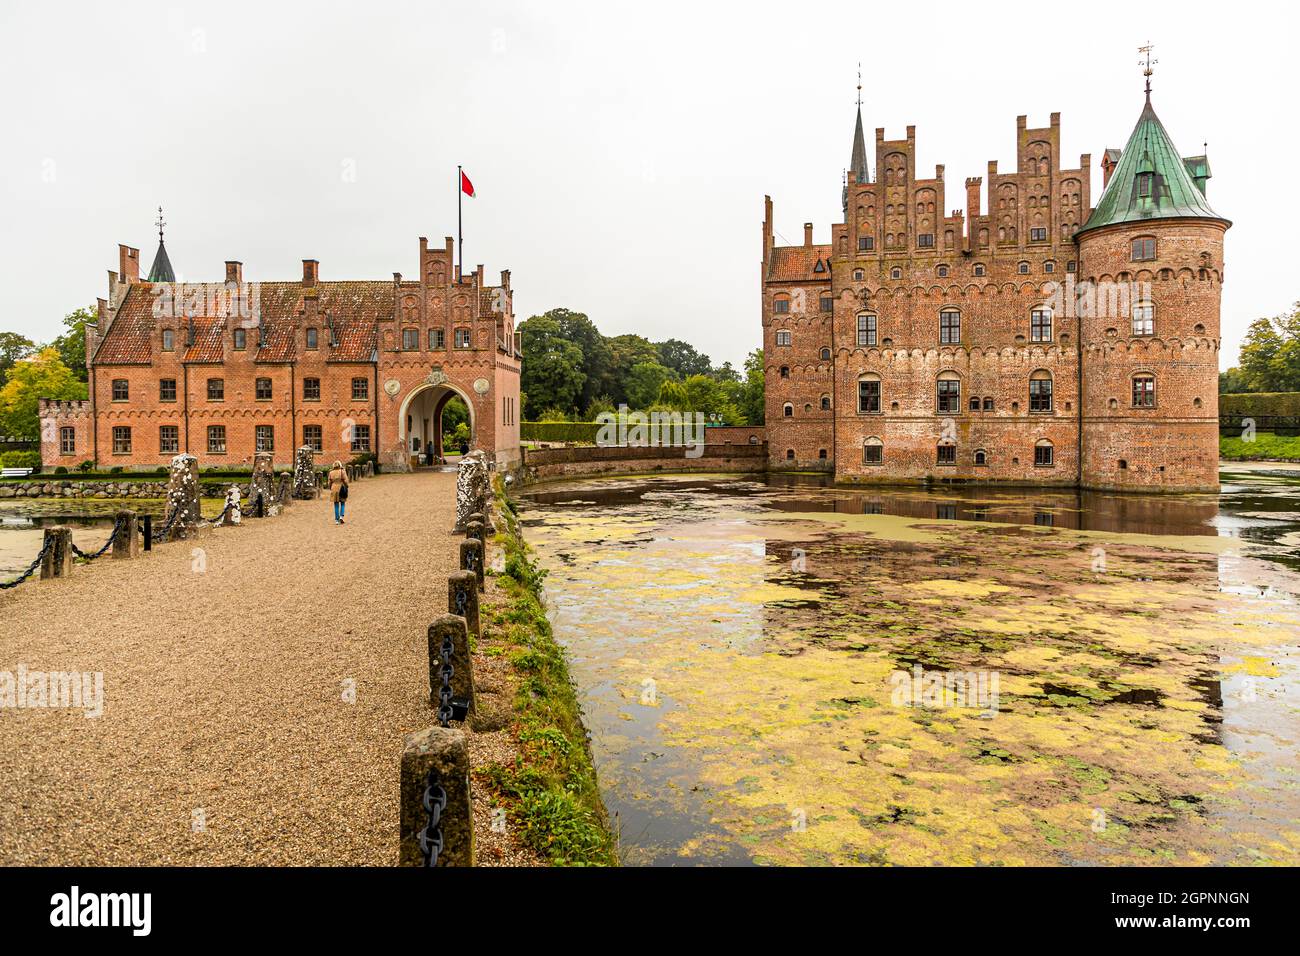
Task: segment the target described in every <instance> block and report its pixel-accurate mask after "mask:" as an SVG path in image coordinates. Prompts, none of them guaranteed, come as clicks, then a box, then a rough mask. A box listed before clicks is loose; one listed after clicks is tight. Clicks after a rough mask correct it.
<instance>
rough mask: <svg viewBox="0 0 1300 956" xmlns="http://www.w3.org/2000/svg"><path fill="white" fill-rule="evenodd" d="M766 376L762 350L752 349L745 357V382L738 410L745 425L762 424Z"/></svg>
mask: <svg viewBox="0 0 1300 956" xmlns="http://www.w3.org/2000/svg"><path fill="white" fill-rule="evenodd" d="M766 379H767V376H766V375H765V373H764V369H763V350H762V349H754V351H752V352H750V353H749V356H748V357H747V358H746V359H745V383H744V391H743V393H742V394H743V398H742V399H741V401H740V410H741V411H742V412H743V413H744V415H745V424H746V425H762V424H763V422H764V419H765V416H766V411H765V410H766V407H767V402H766V397H765V394H764V386H765V383H766Z"/></svg>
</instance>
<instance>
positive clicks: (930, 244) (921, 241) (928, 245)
mask: <svg viewBox="0 0 1300 956" xmlns="http://www.w3.org/2000/svg"><path fill="white" fill-rule="evenodd" d="M916 244H917V245H918V246H920V247H921V248H922V249H933V248H934V233H932V232H923V233H921V234H920V235H919V236H917V237H916Z"/></svg>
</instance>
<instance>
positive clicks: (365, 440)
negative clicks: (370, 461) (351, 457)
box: [351, 422, 370, 452]
mask: <svg viewBox="0 0 1300 956" xmlns="http://www.w3.org/2000/svg"><path fill="white" fill-rule="evenodd" d="M363 436H364V437H363ZM351 444H352V451H354V452H368V451H370V423H369V422H366V423H364V424H357V425H353V426H352V443H351Z"/></svg>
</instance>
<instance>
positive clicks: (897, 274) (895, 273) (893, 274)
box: [889, 266, 903, 279]
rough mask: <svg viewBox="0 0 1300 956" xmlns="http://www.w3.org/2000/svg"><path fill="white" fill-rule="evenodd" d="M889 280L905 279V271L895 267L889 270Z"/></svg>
mask: <svg viewBox="0 0 1300 956" xmlns="http://www.w3.org/2000/svg"><path fill="white" fill-rule="evenodd" d="M889 278H891V279H901V278H903V270H902V269H900V268H898V267H897V266H895V267H894V268H892V269H890V270H889Z"/></svg>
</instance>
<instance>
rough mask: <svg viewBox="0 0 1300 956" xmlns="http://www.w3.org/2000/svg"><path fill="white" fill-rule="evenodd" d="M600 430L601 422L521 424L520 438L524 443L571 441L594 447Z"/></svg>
mask: <svg viewBox="0 0 1300 956" xmlns="http://www.w3.org/2000/svg"><path fill="white" fill-rule="evenodd" d="M600 429H601V424H600V422H520V423H519V437H520V439H521V440H523V441H569V442H578V443H580V444H584V445H594V444H596V435H597V434H598V433H599V432H600Z"/></svg>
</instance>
